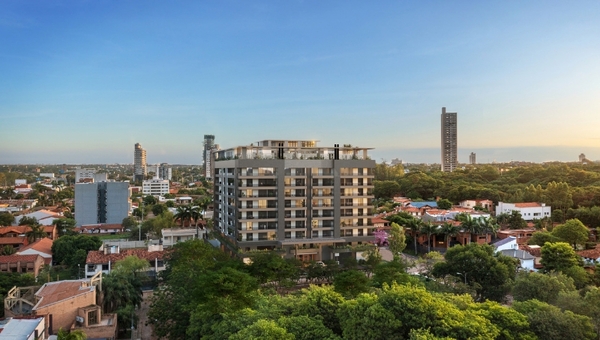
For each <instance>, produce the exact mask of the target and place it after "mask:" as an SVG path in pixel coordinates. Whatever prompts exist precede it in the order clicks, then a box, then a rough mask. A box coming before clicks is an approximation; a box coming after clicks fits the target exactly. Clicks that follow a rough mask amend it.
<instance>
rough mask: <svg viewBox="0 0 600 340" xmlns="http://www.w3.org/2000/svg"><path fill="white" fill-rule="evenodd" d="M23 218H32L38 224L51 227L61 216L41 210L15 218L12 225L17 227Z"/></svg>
mask: <svg viewBox="0 0 600 340" xmlns="http://www.w3.org/2000/svg"><path fill="white" fill-rule="evenodd" d="M23 217H33V218H35V219H36V220H37V221H38V223H39V224H41V225H44V226H46V225H52V222H53V221H54V220H56V219H59V218H61V217H62V215H60V214H57V213H55V212H53V211H50V210H46V209H42V210H38V211H34V212H32V213H29V214H24V215H19V216H15V222H14V224H13V225H18V224H19V222H20V221H21V219H22V218H23Z"/></svg>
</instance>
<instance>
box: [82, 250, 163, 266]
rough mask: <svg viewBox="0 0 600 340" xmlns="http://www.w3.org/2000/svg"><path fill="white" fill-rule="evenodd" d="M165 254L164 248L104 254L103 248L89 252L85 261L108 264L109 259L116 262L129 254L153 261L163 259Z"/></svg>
mask: <svg viewBox="0 0 600 340" xmlns="http://www.w3.org/2000/svg"><path fill="white" fill-rule="evenodd" d="M164 254H165V251H164V250H161V251H152V252H149V251H148V250H147V249H125V250H121V251H120V252H119V253H118V254H104V252H103V251H102V250H92V251H90V252H88V255H87V258H86V259H85V263H87V264H106V263H108V262H109V261H110V262H111V263H115V262H117V261H119V260H122V259H124V258H126V257H127V256H137V257H139V258H140V259H145V260H148V261H153V260H155V259H159V260H162V259H163V256H164Z"/></svg>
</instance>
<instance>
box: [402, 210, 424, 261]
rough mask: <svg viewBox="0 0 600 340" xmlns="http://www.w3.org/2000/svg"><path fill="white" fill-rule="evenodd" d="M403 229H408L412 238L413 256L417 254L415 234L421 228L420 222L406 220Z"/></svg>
mask: <svg viewBox="0 0 600 340" xmlns="http://www.w3.org/2000/svg"><path fill="white" fill-rule="evenodd" d="M404 227H405V228H407V229H410V231H411V232H412V236H413V242H414V244H415V255H416V254H417V233H418V232H419V230H420V228H421V222H420V221H419V220H417V219H416V218H414V217H411V218H410V219H407V220H406V222H405V223H404Z"/></svg>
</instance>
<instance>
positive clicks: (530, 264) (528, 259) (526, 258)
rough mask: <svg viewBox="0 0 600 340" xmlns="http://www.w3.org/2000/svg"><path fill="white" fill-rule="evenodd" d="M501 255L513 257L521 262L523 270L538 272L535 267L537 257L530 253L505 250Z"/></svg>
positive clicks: (518, 250)
mask: <svg viewBox="0 0 600 340" xmlns="http://www.w3.org/2000/svg"><path fill="white" fill-rule="evenodd" d="M500 253H502V255H504V256H508V257H512V258H514V259H517V260H519V262H520V264H521V268H523V269H527V270H531V271H537V269H536V265H535V264H536V263H535V256H533V255H531V254H530V253H528V252H526V251H525V250H520V249H505V250H502V251H501V252H500Z"/></svg>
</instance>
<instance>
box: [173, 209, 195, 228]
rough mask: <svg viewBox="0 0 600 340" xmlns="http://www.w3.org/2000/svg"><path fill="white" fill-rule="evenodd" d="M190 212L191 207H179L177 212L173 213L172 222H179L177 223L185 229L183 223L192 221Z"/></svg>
mask: <svg viewBox="0 0 600 340" xmlns="http://www.w3.org/2000/svg"><path fill="white" fill-rule="evenodd" d="M192 218H193V217H192V211H191V207H189V206H179V207H177V212H176V213H175V215H174V216H173V220H175V221H177V220H179V222H180V223H181V225H182V226H184V227H185V222H186V221H187V222H188V225H189V223H190V222H191V220H192Z"/></svg>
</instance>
